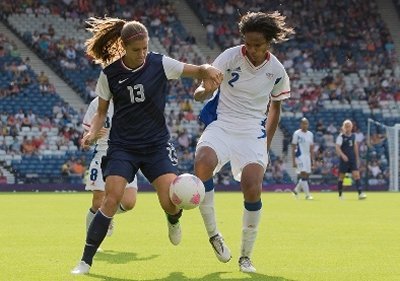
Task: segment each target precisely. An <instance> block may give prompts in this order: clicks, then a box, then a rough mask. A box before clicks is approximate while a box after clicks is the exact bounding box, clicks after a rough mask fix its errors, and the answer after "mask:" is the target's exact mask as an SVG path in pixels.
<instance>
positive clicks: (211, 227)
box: [199, 189, 218, 237]
mask: <svg viewBox="0 0 400 281" xmlns="http://www.w3.org/2000/svg"><path fill="white" fill-rule="evenodd" d="M199 209H200V213H201V216H202V217H203V221H204V226H205V227H206V230H207V233H208V237H212V236H214V235H216V234H217V233H218V229H217V223H216V222H215V210H214V189H213V190H211V191H207V192H206V194H205V196H204V200H203V202H202V203H201V204H200V206H199Z"/></svg>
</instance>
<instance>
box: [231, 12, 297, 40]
mask: <svg viewBox="0 0 400 281" xmlns="http://www.w3.org/2000/svg"><path fill="white" fill-rule="evenodd" d="M285 19H286V17H285V16H283V15H281V14H280V13H279V12H278V11H274V12H271V13H263V12H247V14H245V15H244V16H242V18H241V19H240V22H239V31H240V33H241V34H242V35H245V34H246V33H247V32H260V33H262V34H263V35H264V37H265V39H266V40H267V41H268V42H273V43H280V42H283V41H287V40H289V38H288V36H289V35H292V34H294V33H295V31H294V29H293V28H291V27H287V26H286V22H285Z"/></svg>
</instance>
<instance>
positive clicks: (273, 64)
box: [268, 52, 285, 72]
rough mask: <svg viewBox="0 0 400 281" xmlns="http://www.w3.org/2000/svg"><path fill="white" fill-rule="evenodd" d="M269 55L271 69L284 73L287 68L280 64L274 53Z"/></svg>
mask: <svg viewBox="0 0 400 281" xmlns="http://www.w3.org/2000/svg"><path fill="white" fill-rule="evenodd" d="M268 54H269V64H270V65H271V67H272V68H273V69H276V70H278V71H279V72H284V71H285V67H284V66H283V64H282V63H281V62H280V60H279V59H278V58H277V57H276V56H275V55H274V54H273V53H271V52H269V53H268Z"/></svg>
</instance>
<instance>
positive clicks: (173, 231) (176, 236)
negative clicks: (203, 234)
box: [167, 221, 182, 246]
mask: <svg viewBox="0 0 400 281" xmlns="http://www.w3.org/2000/svg"><path fill="white" fill-rule="evenodd" d="M167 223H168V237H169V241H171V243H172V245H175V246H176V245H178V244H179V243H180V242H181V240H182V230H181V224H180V222H179V221H178V222H177V223H175V224H172V223H170V222H169V221H167Z"/></svg>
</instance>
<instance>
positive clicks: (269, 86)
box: [213, 45, 290, 130]
mask: <svg viewBox="0 0 400 281" xmlns="http://www.w3.org/2000/svg"><path fill="white" fill-rule="evenodd" d="M213 66H215V67H216V68H218V69H219V70H221V71H222V72H223V73H224V80H223V81H222V84H221V86H220V88H219V89H218V90H217V91H216V92H215V93H214V97H217V98H219V101H218V104H217V107H216V111H215V113H216V119H218V120H220V121H222V122H223V123H226V126H227V128H228V129H236V130H237V129H239V130H243V129H252V128H255V127H259V126H260V125H261V124H262V122H263V121H264V120H265V118H266V111H267V106H268V103H269V101H270V100H273V101H280V100H284V99H287V98H289V97H290V85H289V77H288V75H287V73H286V71H285V69H284V67H283V65H282V64H281V63H280V62H279V61H278V59H277V58H276V57H275V56H274V55H272V54H271V53H268V54H267V57H266V60H265V61H264V63H263V64H262V65H260V66H257V67H255V66H254V65H253V64H252V63H251V62H250V61H249V59H248V58H247V57H246V48H245V47H244V45H240V46H236V47H233V48H230V49H227V50H226V51H224V52H223V53H222V54H220V55H219V56H218V57H217V58H216V59H215V61H214V62H213ZM218 96H219V97H218Z"/></svg>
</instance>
